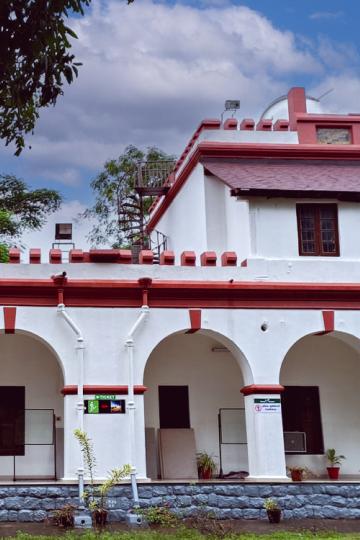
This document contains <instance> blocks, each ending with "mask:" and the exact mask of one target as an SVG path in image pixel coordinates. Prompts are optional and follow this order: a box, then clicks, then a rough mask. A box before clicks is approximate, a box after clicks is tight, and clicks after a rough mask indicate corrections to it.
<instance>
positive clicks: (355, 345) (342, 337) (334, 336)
mask: <svg viewBox="0 0 360 540" xmlns="http://www.w3.org/2000/svg"><path fill="white" fill-rule="evenodd" d="M308 338H316V339H319V340H320V339H327V340H329V339H331V340H334V341H340V342H342V343H344V344H345V345H347V346H348V347H351V348H352V349H353V350H354V351H356V352H357V353H359V354H360V338H359V337H357V336H354V334H350V333H348V332H341V331H339V330H334V331H333V332H327V333H323V332H308V333H306V334H304V335H302V336H300V337H299V338H298V339H297V340H296V341H295V342H294V343H293V344H292V345H291V347H289V348H288V350H287V351H286V353H285V354H284V356H283V359H282V362H281V365H280V370H279V376H280V378H281V371H282V369H283V366H284V362H285V361H286V358H287V357H288V355H289V354H290V353H291V351H293V350H294V349H295V347H299V346H300V345H301V343H304V342H305V340H307V339H308Z"/></svg>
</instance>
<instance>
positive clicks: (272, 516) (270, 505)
mask: <svg viewBox="0 0 360 540" xmlns="http://www.w3.org/2000/svg"><path fill="white" fill-rule="evenodd" d="M264 508H265V510H266V513H267V516H268V519H269V521H270V523H280V519H281V508H280V506H279V505H278V503H277V502H276V501H274V499H265V501H264Z"/></svg>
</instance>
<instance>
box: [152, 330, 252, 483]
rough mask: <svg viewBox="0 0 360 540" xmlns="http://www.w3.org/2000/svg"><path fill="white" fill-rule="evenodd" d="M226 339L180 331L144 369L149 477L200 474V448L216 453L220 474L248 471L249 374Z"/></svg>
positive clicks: (203, 332)
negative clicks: (246, 380) (246, 408)
mask: <svg viewBox="0 0 360 540" xmlns="http://www.w3.org/2000/svg"><path fill="white" fill-rule="evenodd" d="M220 339H221V340H220ZM220 339H219V336H218V335H217V334H215V333H214V332H211V331H201V332H196V333H194V334H186V333H184V332H181V333H180V332H177V333H174V334H171V335H169V336H167V337H166V338H165V339H164V340H162V341H161V342H160V343H159V344H158V345H157V346H156V347H155V349H154V350H153V351H152V353H151V354H150V356H149V358H148V361H147V363H146V366H145V371H144V385H145V386H146V387H147V388H148V390H147V392H146V394H145V396H144V407H145V434H146V455H147V456H146V457H147V459H146V461H147V476H148V477H150V478H152V479H157V478H164V479H172V478H173V479H175V478H178V479H180V478H183V479H191V478H198V471H197V468H196V453H199V452H206V453H207V454H209V455H211V456H212V457H213V458H214V460H215V462H216V465H217V474H218V475H219V474H222V475H226V474H228V473H230V471H237V472H240V471H247V470H248V459H247V444H246V428H245V413H244V398H243V396H242V394H241V392H240V389H241V388H242V387H243V386H244V377H243V374H242V370H241V368H240V365H239V359H238V358H235V356H234V353H233V351H234V350H235V345H234V344H232V343H231V342H230V341H229V340H228V339H227V338H225V337H224V336H220ZM230 348H232V350H230ZM239 355H241V353H238V354H237V356H239ZM243 361H244V362H245V359H244V360H243ZM185 432H186V433H185ZM176 441H178V442H176ZM221 441H222V442H223V443H224V444H220V443H221ZM182 444H183V445H184V446H183V447H182ZM180 448H182V449H181V450H180ZM194 463H195V464H194Z"/></svg>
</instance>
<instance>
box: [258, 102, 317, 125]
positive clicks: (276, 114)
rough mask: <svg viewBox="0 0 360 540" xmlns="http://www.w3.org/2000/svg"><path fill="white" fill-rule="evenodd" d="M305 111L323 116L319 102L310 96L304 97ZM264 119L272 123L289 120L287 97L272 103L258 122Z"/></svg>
mask: <svg viewBox="0 0 360 540" xmlns="http://www.w3.org/2000/svg"><path fill="white" fill-rule="evenodd" d="M306 110H307V112H308V113H312V114H324V110H323V108H322V106H321V103H320V101H319V100H318V99H316V98H314V97H311V96H306ZM264 118H266V119H269V120H272V121H273V122H276V120H289V111H288V101H287V96H281V97H279V98H277V99H275V100H274V101H272V102H271V103H270V105H268V107H266V109H265V111H264V112H263V113H262V115H261V116H260V120H262V119H264Z"/></svg>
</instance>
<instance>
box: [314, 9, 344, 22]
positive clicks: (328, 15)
mask: <svg viewBox="0 0 360 540" xmlns="http://www.w3.org/2000/svg"><path fill="white" fill-rule="evenodd" d="M343 15H344V12H343V11H315V12H314V13H311V14H310V15H309V19H312V20H314V21H315V20H320V19H324V20H328V19H340V18H341V17H343Z"/></svg>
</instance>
